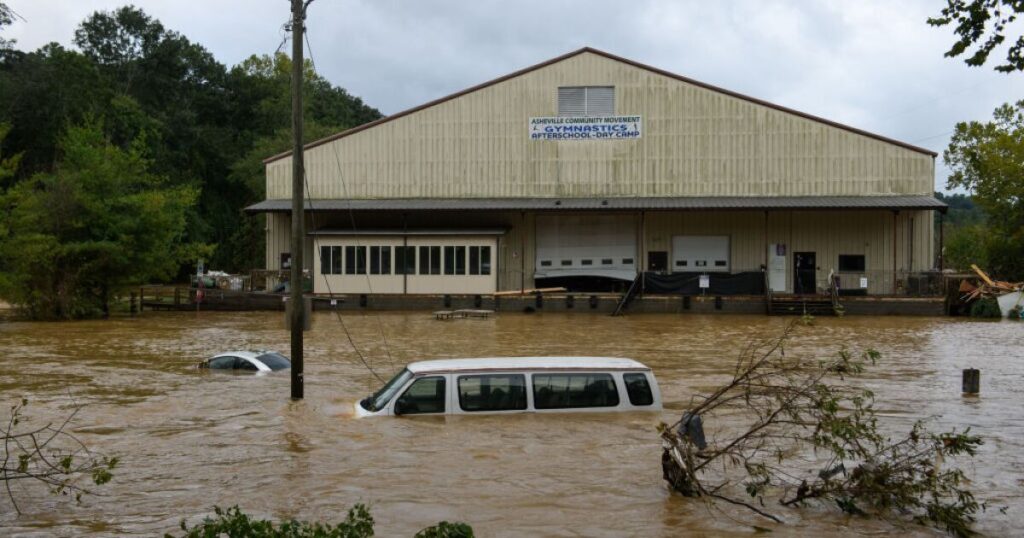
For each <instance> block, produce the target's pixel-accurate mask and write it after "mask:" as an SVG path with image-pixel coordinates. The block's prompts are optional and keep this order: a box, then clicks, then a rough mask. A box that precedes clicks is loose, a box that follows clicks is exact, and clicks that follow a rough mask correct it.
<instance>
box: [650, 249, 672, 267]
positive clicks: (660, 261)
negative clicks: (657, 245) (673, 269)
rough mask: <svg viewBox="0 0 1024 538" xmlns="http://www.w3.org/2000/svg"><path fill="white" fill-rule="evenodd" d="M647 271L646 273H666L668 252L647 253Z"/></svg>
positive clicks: (655, 251)
mask: <svg viewBox="0 0 1024 538" xmlns="http://www.w3.org/2000/svg"><path fill="white" fill-rule="evenodd" d="M647 270H648V271H656V272H661V271H667V270H668V252H665V251H664V250H654V251H651V252H648V253H647Z"/></svg>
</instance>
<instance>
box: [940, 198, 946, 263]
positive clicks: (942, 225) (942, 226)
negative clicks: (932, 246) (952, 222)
mask: <svg viewBox="0 0 1024 538" xmlns="http://www.w3.org/2000/svg"><path fill="white" fill-rule="evenodd" d="M945 228H946V212H945V211H939V274H940V275H941V274H942V271H943V270H945V269H946V264H945V261H946V260H945V258H944V257H943V256H942V251H943V250H944V249H945V245H944V244H943V231H944V230H945Z"/></svg>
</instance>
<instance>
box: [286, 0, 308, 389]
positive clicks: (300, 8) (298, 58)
mask: <svg viewBox="0 0 1024 538" xmlns="http://www.w3.org/2000/svg"><path fill="white" fill-rule="evenodd" d="M305 11H306V6H305V5H304V2H303V0H292V88H291V89H292V142H293V149H292V215H291V216H292V238H291V255H292V267H291V279H290V280H291V298H290V301H291V305H292V309H291V311H290V313H289V314H290V316H291V318H290V321H291V344H292V346H291V347H292V353H291V355H292V368H291V374H292V379H291V381H292V383H291V385H292V399H293V400H299V399H302V397H303V395H304V392H305V391H304V387H303V371H302V370H303V357H302V349H303V345H302V329H303V326H304V325H305V323H304V322H303V318H304V317H305V311H306V309H305V308H302V306H303V304H302V267H303V265H305V263H304V262H305V257H304V255H303V252H302V247H303V240H304V239H305V235H306V233H305V227H306V226H305V225H306V214H305V205H304V200H303V189H304V188H305V183H304V181H305V172H304V170H303V164H304V163H303V160H304V159H305V156H304V155H303V152H302V72H303V69H302V68H303V63H304V60H303V54H302V32H303V29H304V28H303V24H304V20H305V18H306V13H305Z"/></svg>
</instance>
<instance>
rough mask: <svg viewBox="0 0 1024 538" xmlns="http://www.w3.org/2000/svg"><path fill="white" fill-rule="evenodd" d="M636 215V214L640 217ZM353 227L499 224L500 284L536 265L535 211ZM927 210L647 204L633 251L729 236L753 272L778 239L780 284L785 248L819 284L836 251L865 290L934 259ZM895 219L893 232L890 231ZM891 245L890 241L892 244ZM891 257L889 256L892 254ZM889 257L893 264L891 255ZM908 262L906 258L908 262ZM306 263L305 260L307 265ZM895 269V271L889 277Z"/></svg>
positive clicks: (277, 239) (884, 286)
mask: <svg viewBox="0 0 1024 538" xmlns="http://www.w3.org/2000/svg"><path fill="white" fill-rule="evenodd" d="M641 217H642V218H641ZM355 218H356V220H357V225H358V227H359V228H360V229H369V228H388V229H395V230H401V229H402V228H403V227H405V226H408V227H409V228H410V229H416V228H445V227H461V228H474V227H476V228H486V227H503V228H506V230H507V232H506V233H505V234H504V235H502V236H500V237H499V238H498V246H497V255H496V261H497V264H498V267H497V269H498V271H497V286H498V289H499V290H514V289H520V288H521V287H525V288H532V287H534V279H533V273H534V269H535V267H536V265H535V264H536V260H535V255H536V250H537V249H536V214H535V213H520V212H495V213H471V212H436V213H410V214H409V215H408V216H403V215H402V214H400V213H393V212H389V213H376V214H374V213H358V214H357V215H356V217H355ZM932 218H933V215H932V212H931V211H901V212H899V213H898V214H894V213H893V212H892V211H778V212H775V211H772V212H770V213H769V214H768V218H767V230H768V232H767V234H765V222H766V221H765V214H764V212H762V211H719V212H712V211H693V212H666V211H649V212H645V213H644V214H643V215H642V216H641V215H639V214H637V220H638V222H639V221H641V220H642V232H641V233H642V234H643V236H644V237H646V240H645V241H643V242H642V243H641V247H640V248H641V252H638V253H637V255H638V260H637V261H638V262H639V264H640V266H642V267H646V263H647V253H648V252H650V251H658V250H661V251H667V252H669V253H670V259H671V249H672V237H673V236H675V235H728V236H729V244H730V269H731V271H732V272H740V271H757V270H760V267H761V265H762V264H763V263H765V253H766V247H765V245H766V244H772V243H781V244H785V245H786V249H787V258H788V262H787V273H788V274H787V290H792V278H793V277H792V255H793V253H794V252H814V253H815V254H816V261H817V266H818V267H819V270H818V272H817V280H818V281H819V283H822V285H823V284H824V282H825V279H826V278H827V276H828V273H829V270H831V269H836V270H838V260H839V255H840V254H854V255H856V254H862V255H864V256H865V264H866V271H865V274H866V275H867V276H868V278H869V288H868V291H869V292H870V293H875V294H888V293H891V292H892V288H893V283H894V280H893V279H894V278H896V279H897V280H901V279H903V278H904V277H905V275H903V273H906V272H911V271H925V270H929V269H932V268H933V266H934V248H933V242H932ZM267 225H268V231H267V260H268V262H269V265H268V267H269V268H271V269H277V268H278V265H279V259H280V253H281V252H287V251H288V239H289V234H290V227H289V218H288V216H287V215H282V214H271V215H269V217H268V219H267ZM350 225H351V217H350V215H349V214H347V213H339V214H333V215H325V214H316V215H315V216H311V217H309V220H308V222H307V226H309V227H310V228H309V229H314V228H332V227H339V228H348V227H350ZM894 225H895V233H894V232H893V229H894ZM894 244H895V248H894ZM313 247H314V245H313V243H312V242H311V240H310V241H309V242H307V247H306V251H307V254H309V255H308V256H307V259H311V253H312V252H313ZM894 256H895V258H894ZM894 259H895V265H894V264H893V260H894ZM911 261H912V263H911ZM308 265H309V263H307V266H308ZM894 270H895V271H896V273H898V274H897V275H896V276H895V277H894V276H893V272H894Z"/></svg>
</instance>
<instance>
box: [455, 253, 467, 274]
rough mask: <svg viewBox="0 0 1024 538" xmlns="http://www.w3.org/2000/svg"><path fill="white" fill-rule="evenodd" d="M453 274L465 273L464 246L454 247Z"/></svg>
mask: <svg viewBox="0 0 1024 538" xmlns="http://www.w3.org/2000/svg"><path fill="white" fill-rule="evenodd" d="M455 274H457V275H464V274H466V247H455Z"/></svg>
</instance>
